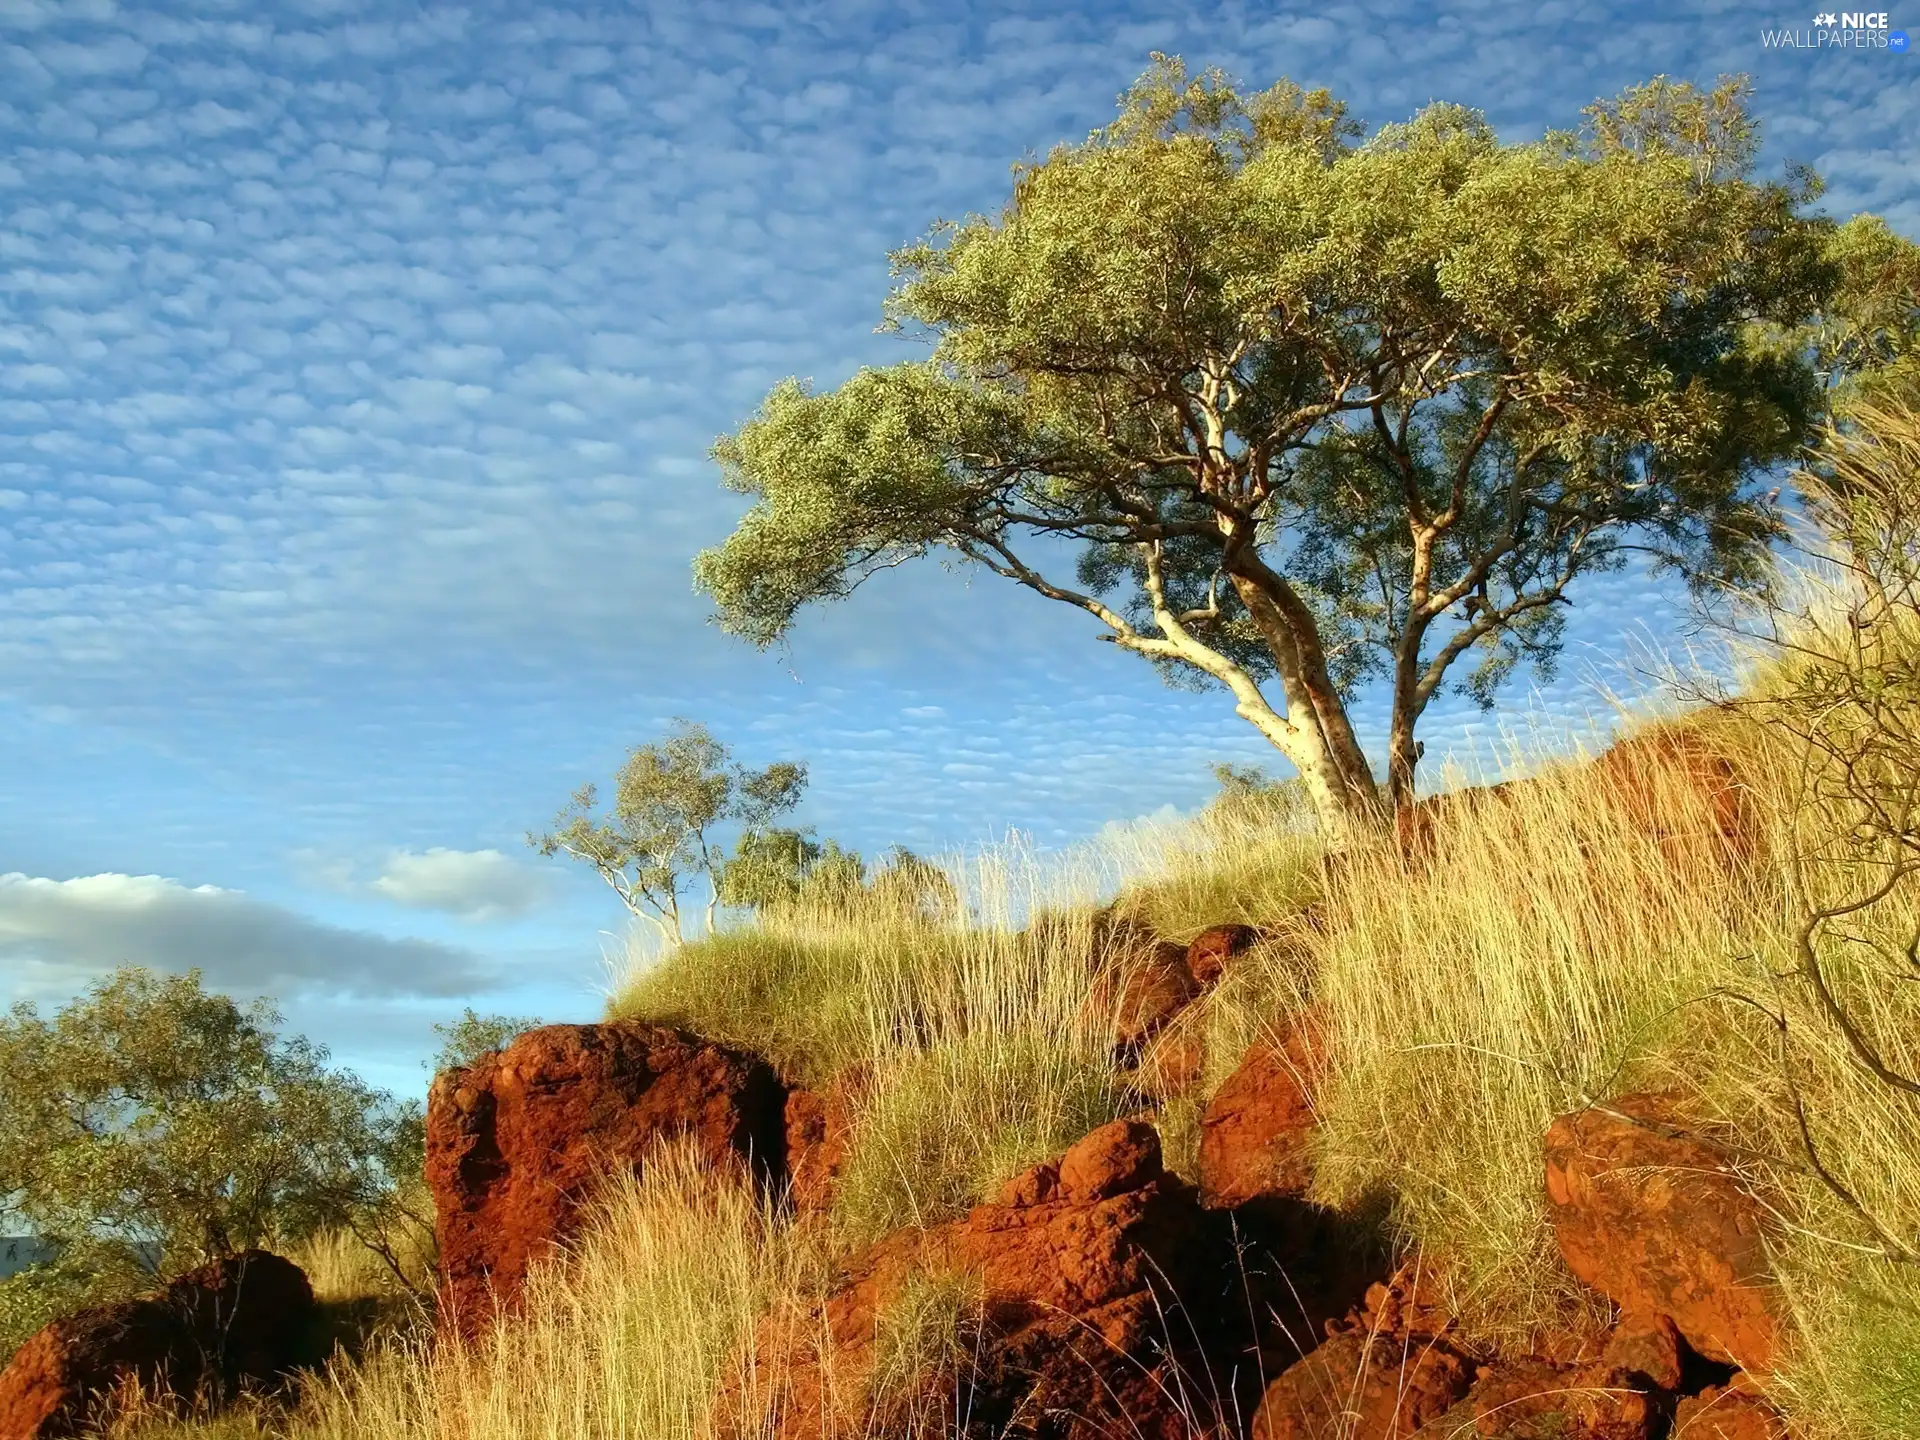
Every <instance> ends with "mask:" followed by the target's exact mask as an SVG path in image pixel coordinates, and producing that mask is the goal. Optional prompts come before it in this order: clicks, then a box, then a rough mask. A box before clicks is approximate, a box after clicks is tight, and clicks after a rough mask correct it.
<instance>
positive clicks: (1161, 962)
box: [1093, 942, 1200, 1061]
mask: <svg viewBox="0 0 1920 1440" xmlns="http://www.w3.org/2000/svg"><path fill="white" fill-rule="evenodd" d="M1199 994H1200V982H1199V981H1197V980H1195V979H1194V978H1193V972H1192V971H1191V970H1189V969H1187V952H1186V950H1185V948H1184V947H1182V946H1179V945H1175V944H1172V943H1170V942H1163V943H1159V944H1156V945H1154V946H1153V947H1152V948H1151V949H1148V950H1146V951H1144V952H1142V953H1139V954H1135V955H1130V956H1127V957H1125V958H1123V959H1122V960H1120V961H1119V962H1118V963H1117V964H1116V965H1115V967H1114V968H1113V969H1112V970H1111V971H1109V972H1108V973H1107V975H1106V976H1105V977H1104V978H1103V980H1102V983H1100V984H1099V985H1097V986H1096V987H1095V989H1094V1000H1093V1003H1094V1004H1096V1005H1098V1006H1100V1007H1101V1008H1102V1009H1105V1010H1107V1011H1109V1012H1110V1013H1111V1016H1112V1019H1113V1043H1114V1051H1115V1053H1116V1055H1118V1056H1119V1057H1120V1058H1121V1059H1122V1060H1123V1061H1130V1060H1132V1059H1134V1058H1135V1057H1137V1056H1138V1055H1139V1053H1140V1050H1141V1047H1143V1046H1144V1045H1145V1044H1146V1043H1147V1042H1148V1041H1149V1040H1151V1039H1152V1038H1153V1037H1154V1036H1155V1035H1157V1034H1159V1033H1160V1031H1161V1030H1162V1029H1164V1028H1165V1027H1166V1026H1167V1024H1168V1023H1169V1022H1171V1021H1172V1020H1173V1018H1174V1017H1175V1016H1177V1015H1178V1014H1179V1013H1180V1012H1181V1011H1182V1010H1184V1009H1186V1008H1187V1006H1188V1005H1190V1004H1192V1003H1193V1000H1194V999H1195V997H1196V996H1198V995H1199Z"/></svg>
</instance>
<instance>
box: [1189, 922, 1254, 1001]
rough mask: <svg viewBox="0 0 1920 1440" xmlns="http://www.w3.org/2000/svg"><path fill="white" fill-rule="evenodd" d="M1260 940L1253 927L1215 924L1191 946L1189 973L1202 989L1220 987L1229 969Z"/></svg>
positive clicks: (1202, 932)
mask: <svg viewBox="0 0 1920 1440" xmlns="http://www.w3.org/2000/svg"><path fill="white" fill-rule="evenodd" d="M1256 938H1257V936H1256V934H1255V931H1254V929H1253V927H1252V926H1251V925H1215V926H1213V927H1212V928H1211V929H1208V930H1202V931H1201V932H1200V933H1199V934H1198V935H1196V936H1194V937H1193V940H1192V941H1191V942H1190V943H1189V944H1188V945H1187V970H1188V972H1189V973H1190V974H1191V975H1192V976H1193V978H1194V981H1195V982H1196V983H1197V984H1199V985H1200V986H1201V987H1202V988H1206V987H1210V986H1212V985H1215V984H1218V983H1219V980H1220V977H1221V976H1222V975H1223V974H1225V973H1226V969H1227V966H1228V965H1229V964H1230V963H1231V962H1232V961H1234V960H1235V959H1237V958H1238V957H1239V956H1240V955H1241V954H1243V953H1244V952H1245V951H1246V949H1247V947H1248V946H1250V945H1252V944H1253V942H1254V940H1255V939H1256Z"/></svg>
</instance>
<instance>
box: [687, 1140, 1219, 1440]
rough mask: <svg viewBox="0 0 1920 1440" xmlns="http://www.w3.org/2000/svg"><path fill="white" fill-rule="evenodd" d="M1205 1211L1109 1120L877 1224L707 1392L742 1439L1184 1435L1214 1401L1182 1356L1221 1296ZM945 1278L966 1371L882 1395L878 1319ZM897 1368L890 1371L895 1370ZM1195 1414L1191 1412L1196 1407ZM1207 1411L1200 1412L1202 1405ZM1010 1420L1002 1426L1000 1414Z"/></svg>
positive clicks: (1147, 1145)
mask: <svg viewBox="0 0 1920 1440" xmlns="http://www.w3.org/2000/svg"><path fill="white" fill-rule="evenodd" d="M1218 1258H1219V1257H1218V1256H1217V1255H1216V1254H1215V1252H1214V1250H1213V1248H1212V1242H1211V1240H1210V1239H1209V1236H1208V1227H1207V1224H1206V1219H1205V1216H1204V1214H1203V1213H1202V1212H1201V1211H1200V1210H1199V1209H1198V1207H1197V1206H1196V1205H1195V1204H1194V1201H1193V1198H1192V1195H1191V1192H1189V1191H1186V1190H1184V1189H1183V1188H1182V1187H1180V1186H1179V1185H1178V1184H1177V1182H1175V1181H1173V1180H1172V1179H1171V1178H1170V1177H1168V1176H1167V1175H1166V1174H1165V1173H1164V1172H1163V1171H1162V1169H1161V1168H1160V1163H1159V1141H1158V1136H1157V1135H1156V1134H1155V1133H1154V1131H1153V1130H1152V1128H1151V1127H1149V1126H1146V1125H1143V1124H1140V1123H1138V1122H1131V1121H1121V1122H1117V1123H1116V1124H1113V1125H1108V1126H1103V1127H1101V1129H1099V1130H1096V1131H1094V1132H1093V1133H1092V1134H1091V1135H1089V1136H1087V1137H1086V1139H1084V1140H1082V1141H1081V1142H1080V1143H1079V1144H1077V1145H1075V1146H1073V1147H1072V1148H1071V1149H1069V1151H1068V1152H1067V1154H1066V1155H1065V1156H1063V1157H1062V1159H1061V1160H1060V1162H1059V1163H1058V1164H1057V1165H1056V1164H1045V1165H1039V1166H1035V1167H1033V1168H1032V1169H1030V1170H1028V1171H1027V1172H1025V1173H1024V1174H1022V1175H1020V1176H1017V1177H1015V1178H1014V1179H1013V1180H1012V1181H1010V1182H1009V1183H1008V1184H1007V1185H1006V1186H1005V1187H1003V1189H1002V1191H1001V1193H1000V1194H999V1195H998V1196H997V1197H996V1200H995V1202H994V1203H993V1204H989V1205H981V1206H977V1207H975V1208H974V1209H973V1210H972V1211H971V1212H970V1213H969V1214H968V1215H967V1216H966V1218H964V1219H962V1220H957V1221H953V1222H950V1223H948V1224H945V1225H940V1226H936V1227H934V1228H932V1229H929V1230H924V1231H922V1230H906V1231H901V1232H899V1233H897V1234H895V1235H892V1236H889V1237H887V1238H886V1239H885V1240H882V1241H881V1242H879V1243H878V1244H877V1245H874V1246H872V1247H870V1248H869V1249H868V1250H866V1251H864V1252H862V1253H861V1254H860V1255H858V1256H856V1257H855V1258H854V1259H853V1260H851V1261H850V1262H848V1264H847V1266H846V1267H845V1269H844V1271H843V1273H842V1275H841V1277H840V1279H839V1281H838V1283H837V1284H836V1285H835V1287H834V1289H833V1290H832V1292H831V1293H830V1294H829V1295H828V1297H827V1298H826V1300H825V1301H824V1302H823V1303H822V1304H821V1305H820V1306H819V1307H817V1309H814V1310H812V1311H810V1312H807V1313H805V1314H803V1315H801V1316H798V1317H793V1316H776V1317H773V1318H772V1320H771V1321H770V1322H769V1323H767V1324H764V1325H763V1326H762V1327H761V1330H760V1333H759V1335H758V1337H757V1339H756V1353H755V1363H754V1365H753V1367H752V1374H753V1375H754V1376H756V1377H758V1380H759V1388H758V1389H757V1390H753V1389H751V1388H750V1386H749V1384H748V1383H747V1382H744V1381H736V1382H735V1383H734V1384H733V1385H732V1386H730V1387H729V1388H728V1390H727V1391H726V1392H725V1393H723V1395H722V1397H721V1402H720V1405H719V1407H718V1412H719V1415H720V1417H721V1424H720V1432H721V1433H722V1434H723V1435H729V1436H738V1437H745V1436H753V1437H756V1440H760V1437H767V1440H853V1437H861V1436H869V1435H875V1434H889V1435H890V1434H895V1433H901V1431H902V1429H903V1428H904V1427H903V1426H902V1425H901V1424H900V1421H899V1412H900V1410H901V1407H902V1406H903V1405H905V1406H906V1408H907V1409H910V1410H911V1411H912V1412H913V1413H914V1415H915V1416H916V1417H917V1421H918V1427H919V1428H918V1429H917V1430H916V1432H915V1433H934V1434H941V1435H948V1436H976V1435H978V1436H986V1435H996V1436H997V1435H1000V1434H1002V1433H1003V1432H1004V1431H1005V1430H1006V1429H1007V1428H1008V1427H1009V1426H1015V1427H1016V1429H1017V1430H1018V1433H1028V1432H1029V1430H1034V1431H1036V1432H1037V1433H1040V1434H1045V1435H1047V1436H1050V1437H1058V1440H1107V1437H1109V1436H1113V1435H1121V1434H1124V1435H1127V1436H1130V1437H1132V1436H1138V1437H1142V1440H1191V1437H1193V1436H1195V1435H1196V1434H1206V1433H1209V1431H1208V1428H1207V1426H1208V1424H1210V1423H1211V1422H1210V1421H1208V1420H1206V1418H1205V1416H1204V1414H1203V1412H1205V1411H1206V1409H1207V1407H1208V1406H1216V1405H1217V1404H1218V1403H1219V1398H1220V1397H1219V1393H1218V1391H1217V1390H1216V1388H1215V1386H1214V1385H1213V1383H1212V1381H1211V1380H1210V1379H1208V1378H1206V1377H1205V1376H1204V1374H1203V1373H1199V1372H1197V1371H1196V1369H1195V1367H1196V1366H1198V1367H1200V1370H1201V1371H1203V1370H1204V1362H1202V1361H1199V1360H1198V1359H1196V1358H1194V1356H1192V1355H1188V1354H1183V1353H1181V1352H1182V1351H1183V1347H1184V1348H1185V1349H1186V1350H1191V1349H1192V1346H1191V1343H1190V1342H1191V1340H1192V1338H1193V1337H1196V1336H1200V1335H1203V1334H1211V1333H1212V1331H1213V1330H1214V1328H1215V1327H1216V1325H1217V1323H1218V1319H1219V1314H1220V1313H1221V1312H1223V1311H1224V1309H1225V1307H1220V1306H1217V1305H1210V1306H1207V1307H1205V1308H1201V1309H1195V1310H1192V1311H1188V1310H1187V1309H1185V1308H1184V1306H1183V1302H1182V1300H1181V1298H1180V1297H1181V1296H1183V1295H1198V1296H1201V1297H1202V1298H1205V1299H1213V1298H1214V1297H1216V1296H1217V1295H1218V1294H1219V1287H1220V1285H1221V1278H1220V1275H1221V1272H1219V1271H1215V1270H1211V1269H1209V1265H1210V1264H1211V1263H1212V1262H1213V1261H1214V1260H1217V1259H1218ZM929 1277H934V1278H937V1277H948V1281H947V1283H950V1284H955V1285H959V1286H961V1287H963V1289H964V1291H965V1293H966V1294H968V1295H969V1296H971V1297H973V1308H974V1311H975V1318H976V1323H977V1328H978V1335H977V1337H976V1341H977V1343H976V1344H975V1345H974V1346H973V1347H972V1349H971V1351H970V1354H969V1357H968V1359H967V1363H966V1366H965V1367H964V1369H965V1373H964V1374H961V1373H959V1372H957V1371H951V1370H949V1371H946V1372H943V1373H936V1374H934V1375H931V1376H928V1377H923V1382H922V1383H921V1384H920V1385H919V1386H918V1387H916V1388H915V1389H914V1390H913V1391H912V1393H911V1395H910V1396H908V1397H907V1398H906V1399H904V1400H903V1399H902V1397H901V1396H900V1395H899V1394H897V1393H894V1394H890V1395H888V1394H883V1393H881V1391H882V1386H881V1380H882V1371H881V1367H882V1352H883V1350H884V1348H885V1341H884V1339H883V1335H884V1332H885V1329H886V1325H887V1323H888V1321H887V1317H888V1316H889V1315H890V1314H892V1313H894V1309H895V1307H896V1306H897V1305H899V1303H900V1302H901V1298H902V1297H903V1296H905V1295H906V1294H907V1293H908V1292H909V1290H910V1288H911V1287H912V1286H913V1285H914V1283H915V1282H916V1278H918V1280H920V1281H921V1282H922V1283H925V1282H926V1281H927V1280H928V1279H929ZM897 1380H898V1377H895V1383H896V1385H897ZM1196 1417H1200V1418H1199V1419H1196ZM1215 1418H1217V1417H1215ZM1016 1421H1017V1422H1018V1424H1017V1425H1016Z"/></svg>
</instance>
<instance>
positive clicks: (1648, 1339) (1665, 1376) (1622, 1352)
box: [1599, 1314, 1682, 1393]
mask: <svg viewBox="0 0 1920 1440" xmlns="http://www.w3.org/2000/svg"><path fill="white" fill-rule="evenodd" d="M1599 1368H1600V1369H1601V1370H1602V1371H1603V1372H1606V1373H1609V1374H1613V1375H1622V1376H1627V1377H1630V1378H1631V1379H1632V1380H1633V1381H1634V1382H1635V1383H1637V1384H1638V1385H1639V1386H1640V1387H1641V1388H1643V1389H1646V1390H1652V1391H1663V1392H1667V1393H1672V1392H1673V1391H1676V1390H1678V1389H1679V1388H1680V1377H1681V1369H1682V1356H1681V1353H1680V1332H1679V1331H1677V1330H1675V1329H1674V1328H1673V1321H1672V1320H1670V1319H1668V1318H1667V1317H1666V1316H1665V1315H1634V1314H1627V1315H1623V1316H1621V1317H1620V1323H1619V1324H1618V1325H1616V1326H1614V1328H1613V1333H1612V1334H1611V1335H1609V1336H1608V1337H1607V1343H1606V1348H1605V1349H1604V1350H1602V1351H1601V1353H1600V1361H1599Z"/></svg>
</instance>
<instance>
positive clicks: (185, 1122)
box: [0, 967, 421, 1268]
mask: <svg viewBox="0 0 1920 1440" xmlns="http://www.w3.org/2000/svg"><path fill="white" fill-rule="evenodd" d="M279 1023H280V1016H279V1014H278V1013H277V1012H276V1011H275V1010H274V1009H273V1007H272V1006H271V1005H269V1004H268V1003H266V1002H265V1001H261V1002H257V1003H255V1004H253V1005H251V1006H247V1007H244V1008H243V1007H241V1006H239V1005H237V1004H235V1003H234V1001H232V1000H231V999H229V998H228V997H227V996H224V995H218V994H210V993H208V992H207V991H206V990H204V989H203V988H202V987H201V983H200V976H199V972H197V971H195V972H192V973H189V974H187V975H180V976H161V975H156V974H154V973H153V972H151V971H147V970H142V969H137V968H131V967H129V968H125V969H122V970H119V971H117V972H116V973H115V974H114V975H113V976H111V977H110V978H108V979H105V980H103V981H101V982H100V983H99V984H97V985H95V986H94V987H93V988H92V989H91V990H90V991H89V992H88V993H87V994H86V995H85V996H83V997H81V998H80V999H78V1000H75V1001H73V1002H72V1003H71V1004H69V1005H67V1006H65V1007H63V1008H62V1009H61V1010H59V1011H58V1012H57V1013H56V1014H55V1015H54V1017H53V1018H52V1019H51V1020H48V1019H45V1018H43V1017H41V1015H40V1014H39V1013H38V1011H37V1010H36V1009H35V1008H34V1007H33V1006H31V1005H27V1004H21V1005H16V1006H15V1007H14V1008H13V1010H12V1011H11V1012H10V1013H9V1014H8V1015H7V1016H6V1017H5V1018H4V1019H0V1177H4V1178H3V1179H0V1186H4V1189H3V1190H0V1213H4V1214H6V1215H9V1216H15V1217H18V1218H20V1219H22V1220H24V1221H26V1222H27V1223H28V1224H29V1225H30V1226H31V1227H32V1228H33V1230H34V1232H35V1233H37V1234H39V1235H41V1236H43V1237H45V1238H47V1239H50V1240H53V1241H56V1242H63V1243H67V1244H71V1245H81V1246H84V1245H85V1244H87V1243H89V1242H93V1243H98V1242H102V1241H111V1242H126V1241H153V1242H158V1244H159V1245H160V1247H161V1253H162V1256H163V1261H164V1264H165V1265H166V1266H167V1267H168V1268H179V1267H181V1266H184V1265H188V1264H192V1263H194V1262H196V1261H199V1260H203V1259H208V1258H213V1257H216V1256H221V1255H225V1254H228V1253H231V1252H233V1251H237V1250H241V1249H245V1248H247V1247H249V1246H252V1245H256V1244H262V1243H276V1242H277V1243H286V1242H287V1241H290V1240H295V1239H299V1238H301V1237H303V1236H305V1235H308V1234H311V1233H313V1232H314V1231H315V1230H317V1229H319V1228H321V1227H322V1226H326V1225H332V1224H339V1223H347V1222H350V1221H352V1220H354V1219H355V1218H356V1217H357V1216H359V1215H360V1214H361V1213H362V1212H364V1211H365V1210H366V1209H368V1208H369V1207H372V1206H376V1205H377V1204H378V1203H379V1202H380V1201H381V1199H382V1198H383V1197H384V1196H385V1195H386V1194H387V1193H389V1192H390V1191H391V1190H392V1189H393V1188H394V1187H395V1185H396V1184H397V1183H399V1182H400V1181H401V1180H403V1179H404V1178H406V1177H407V1175H408V1174H409V1173H411V1172H415V1171H417V1169H418V1159H419V1150H420V1129H421V1126H420V1114H419V1109H418V1107H417V1106H414V1105H407V1104H400V1103H397V1102H395V1101H394V1100H393V1099H392V1097H390V1096H388V1095H386V1094H385V1093H384V1092H381V1091H377V1090H374V1089H371V1088H370V1087H368V1086H367V1085H366V1084H364V1083H363V1082H362V1081H360V1080H359V1079H358V1078H357V1077H356V1076H354V1075H352V1074H351V1073H349V1072H346V1071H341V1070H335V1069H332V1068H330V1066H329V1065H328V1063H327V1059H328V1057H327V1052H326V1051H325V1050H324V1049H322V1048H321V1047H319V1046H317V1045H314V1044H313V1043H311V1042H310V1041H307V1040H305V1039H302V1038H299V1037H290V1036H282V1035H280V1034H278V1033H277V1028H276V1027H277V1026H278V1025H279Z"/></svg>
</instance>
